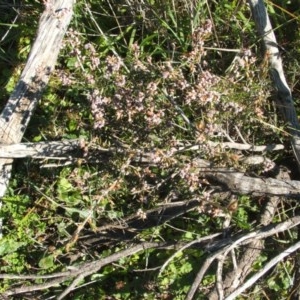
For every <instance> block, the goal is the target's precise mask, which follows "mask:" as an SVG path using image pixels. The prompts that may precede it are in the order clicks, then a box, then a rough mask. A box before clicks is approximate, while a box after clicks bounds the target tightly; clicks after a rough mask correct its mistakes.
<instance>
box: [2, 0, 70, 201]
mask: <svg viewBox="0 0 300 300" xmlns="http://www.w3.org/2000/svg"><path fill="white" fill-rule="evenodd" d="M74 3H75V0H56V1H54V0H52V1H47V5H46V9H45V11H44V13H43V14H42V16H41V18H40V22H39V28H38V33H37V37H36V40H35V42H34V44H33V46H32V49H31V51H30V55H29V57H28V60H27V63H26V65H25V68H24V70H23V72H22V74H21V77H20V79H19V81H18V83H17V85H16V87H15V89H14V91H13V93H12V95H11V96H10V98H9V100H8V102H7V104H6V106H5V108H4V110H3V111H2V113H1V115H0V128H1V131H0V144H16V143H19V142H20V141H21V139H22V137H23V134H24V132H25V130H26V127H27V125H28V123H29V121H30V119H31V116H32V114H33V112H34V109H35V107H36V105H37V103H38V101H39V100H40V99H41V95H42V92H43V90H44V88H45V87H46V85H47V83H48V81H49V77H50V75H51V72H52V71H53V69H54V65H55V63H56V60H57V56H58V53H59V49H60V45H61V42H62V39H63V37H64V35H65V32H66V30H67V27H68V25H69V23H70V21H71V17H72V13H73V5H74ZM12 162H13V160H12V159H11V158H9V159H0V197H3V195H4V194H5V192H6V189H7V186H8V183H9V179H10V176H11V167H12Z"/></svg>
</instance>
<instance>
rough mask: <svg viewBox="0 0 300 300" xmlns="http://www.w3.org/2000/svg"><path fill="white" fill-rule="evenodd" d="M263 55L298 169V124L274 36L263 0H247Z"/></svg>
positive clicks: (299, 132) (299, 139)
mask: <svg viewBox="0 0 300 300" xmlns="http://www.w3.org/2000/svg"><path fill="white" fill-rule="evenodd" d="M248 3H249V5H250V8H251V11H252V15H253V19H254V22H255V24H256V27H257V30H258V33H259V35H260V36H261V38H262V43H263V46H264V48H265V55H266V57H267V58H268V62H269V68H270V74H271V78H272V81H273V85H274V87H275V89H276V90H277V106H278V107H279V109H280V111H281V112H282V114H283V118H284V121H285V122H286V123H287V126H288V130H289V133H290V134H291V144H292V148H293V151H294V155H295V157H296V160H297V163H298V167H299V169H300V124H299V121H298V117H297V113H296V110H295V106H294V101H293V98H292V93H291V90H290V88H289V86H288V84H287V81H286V78H285V75H284V71H283V66H282V59H281V56H280V51H279V47H278V44H277V41H276V37H275V34H274V31H273V28H272V25H271V22H270V19H269V16H268V13H267V10H266V7H265V5H264V1H263V0H248Z"/></svg>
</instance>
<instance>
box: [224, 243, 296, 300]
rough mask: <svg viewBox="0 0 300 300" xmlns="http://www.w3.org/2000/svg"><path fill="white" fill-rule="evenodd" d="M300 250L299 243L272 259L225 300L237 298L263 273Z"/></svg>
mask: <svg viewBox="0 0 300 300" xmlns="http://www.w3.org/2000/svg"><path fill="white" fill-rule="evenodd" d="M299 248H300V242H298V243H296V244H294V245H293V246H291V247H289V248H288V249H286V250H285V251H283V252H282V253H280V254H279V255H277V256H276V257H274V258H273V259H271V260H270V261H269V262H268V263H267V264H266V265H265V266H264V267H263V268H262V269H261V270H260V271H259V272H257V273H255V274H254V275H253V276H252V277H251V278H250V279H249V280H247V281H246V282H245V283H244V284H243V285H242V286H240V287H239V288H238V289H236V290H235V291H234V292H233V293H231V294H230V295H229V296H228V297H226V299H225V300H234V299H236V297H238V296H239V295H240V294H241V293H242V292H243V291H245V290H246V289H247V288H249V287H251V286H252V285H253V284H254V283H255V282H256V281H257V280H258V279H259V278H261V277H262V276H263V275H264V274H265V273H267V272H268V271H269V270H270V269H271V268H273V267H274V266H275V265H276V264H278V263H279V262H280V261H282V260H283V259H284V258H285V257H287V256H289V255H290V254H291V253H293V252H295V251H296V250H298V249H299Z"/></svg>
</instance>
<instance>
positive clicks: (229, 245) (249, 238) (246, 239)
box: [186, 216, 300, 300]
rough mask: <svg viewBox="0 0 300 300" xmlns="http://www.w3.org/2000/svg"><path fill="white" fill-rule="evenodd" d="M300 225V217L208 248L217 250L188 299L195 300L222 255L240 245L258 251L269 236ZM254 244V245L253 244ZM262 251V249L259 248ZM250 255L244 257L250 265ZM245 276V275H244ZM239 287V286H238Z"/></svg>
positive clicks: (192, 287)
mask: <svg viewBox="0 0 300 300" xmlns="http://www.w3.org/2000/svg"><path fill="white" fill-rule="evenodd" d="M298 224H300V216H297V217H294V218H291V219H289V220H287V221H285V222H282V223H279V224H272V225H268V226H264V227H263V228H260V229H258V230H256V231H253V232H250V233H248V234H242V235H238V236H236V237H232V238H228V239H225V240H221V241H220V242H217V244H215V245H211V247H212V248H209V247H208V248H206V250H207V251H210V249H211V250H212V249H215V250H213V251H215V252H213V254H211V255H210V256H209V257H208V258H207V259H206V260H205V262H204V264H203V265H202V266H201V268H200V270H199V272H198V273H197V275H196V277H195V279H194V282H193V284H192V285H191V288H190V290H189V292H188V294H187V297H186V299H187V300H191V299H193V298H194V295H195V294H196V292H197V289H198V287H199V285H200V283H201V281H202V279H203V277H204V275H205V273H206V271H207V270H208V268H209V267H210V265H211V264H212V263H213V261H214V260H216V259H218V257H222V255H224V256H226V255H227V254H228V253H229V252H230V251H231V250H232V249H234V248H236V247H237V246H240V245H246V244H250V243H251V244H252V245H255V248H254V249H256V248H257V247H260V246H261V242H262V240H263V239H265V238H266V237H268V236H272V235H274V234H276V233H279V232H283V231H285V230H288V229H291V228H293V227H295V226H297V225H298ZM218 243H219V244H220V246H218ZM253 243H254V244H253ZM254 249H250V250H249V251H251V250H252V251H253V250H254ZM259 249H260V248H259ZM248 254H249V253H247V256H246V255H244V259H246V258H248V261H247V262H248V263H249V256H248ZM242 273H243V270H242V269H241V270H240V272H239V274H240V275H241V274H242ZM244 275H245V274H244ZM235 278H236V277H235ZM237 286H238V284H237ZM210 296H211V297H210V298H209V299H218V298H217V294H215V293H212V294H211V295H210Z"/></svg>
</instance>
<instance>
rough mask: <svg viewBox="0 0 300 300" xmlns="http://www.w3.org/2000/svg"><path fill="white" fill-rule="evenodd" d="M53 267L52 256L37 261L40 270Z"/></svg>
mask: <svg viewBox="0 0 300 300" xmlns="http://www.w3.org/2000/svg"><path fill="white" fill-rule="evenodd" d="M53 265H54V256H53V254H51V255H49V256H46V257H43V258H42V259H41V260H40V261H39V267H40V268H42V269H49V268H51V267H53Z"/></svg>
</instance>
